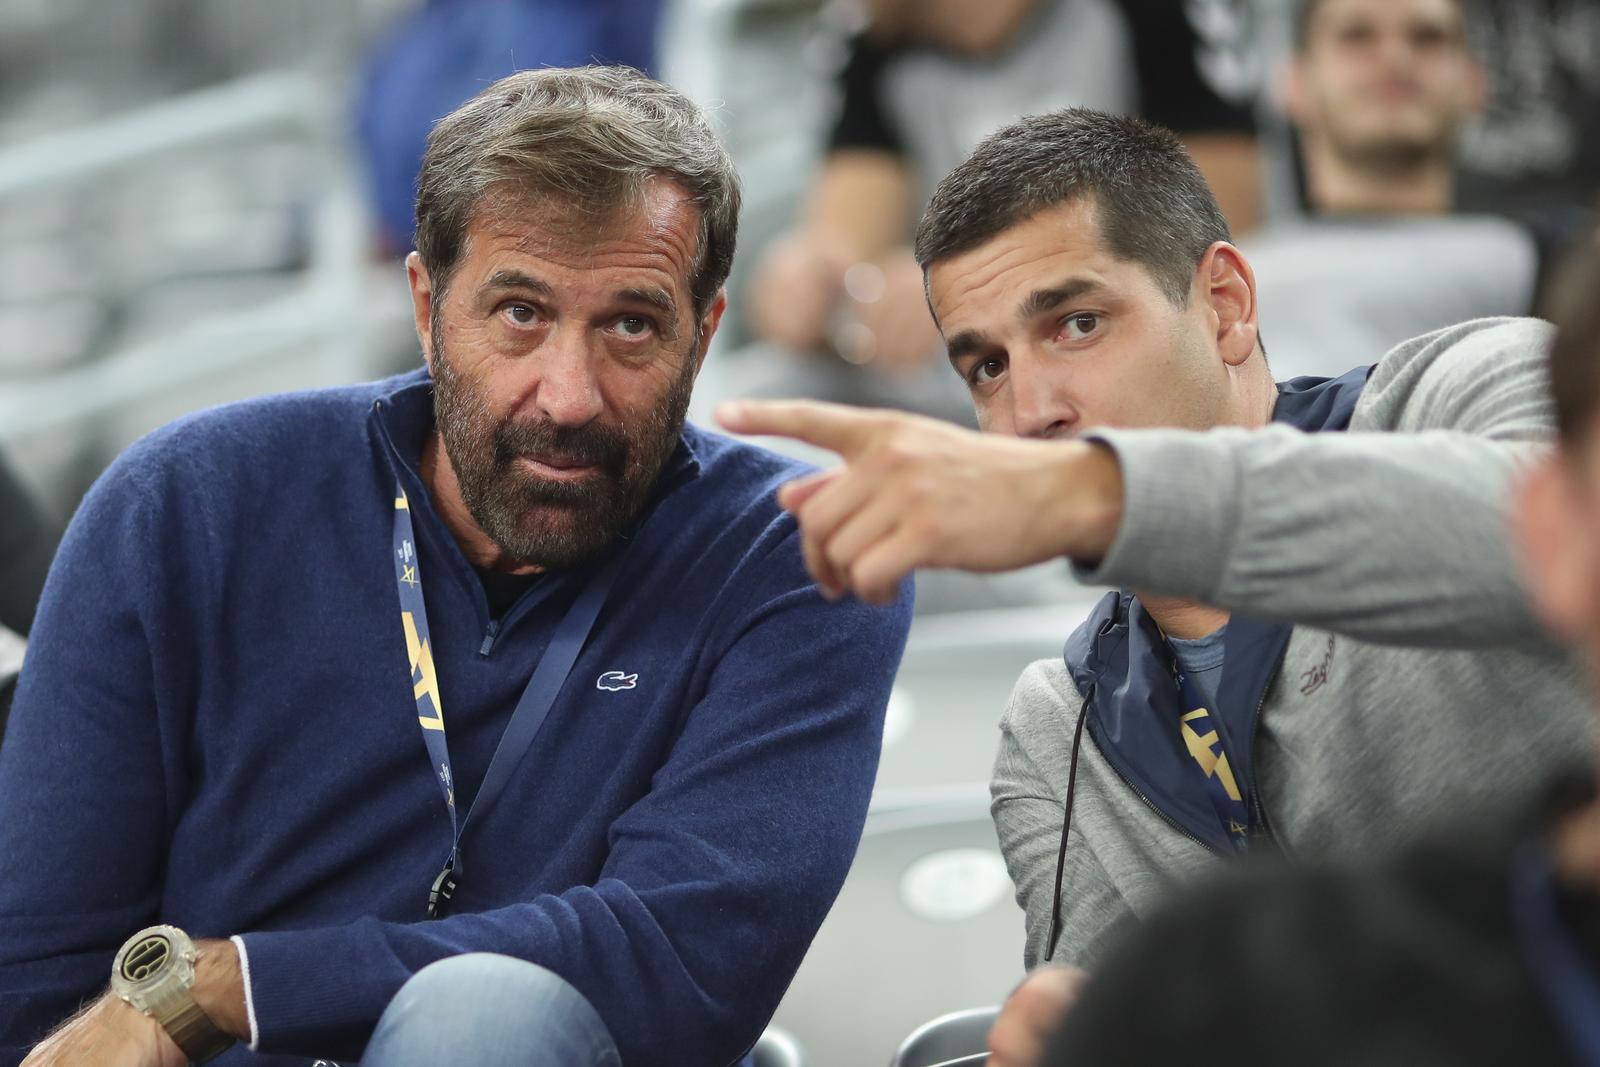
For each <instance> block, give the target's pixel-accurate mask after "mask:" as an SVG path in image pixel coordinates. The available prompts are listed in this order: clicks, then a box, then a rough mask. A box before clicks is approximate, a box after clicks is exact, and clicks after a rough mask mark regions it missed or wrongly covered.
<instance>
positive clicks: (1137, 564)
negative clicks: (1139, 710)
mask: <svg viewBox="0 0 1600 1067" xmlns="http://www.w3.org/2000/svg"><path fill="white" fill-rule="evenodd" d="M1549 341H1550V327H1549V326H1548V325H1547V324H1545V323H1542V322H1537V321H1534V320H1528V319H1482V320H1478V321H1476V322H1469V323H1465V324H1462V325H1460V326H1454V327H1450V328H1449V329H1445V330H1440V331H1438V332H1436V333H1432V334H1428V335H1426V336H1424V337H1419V338H1417V339H1415V340H1412V341H1408V342H1406V343H1405V344H1402V345H1400V346H1399V347H1398V348H1396V349H1394V350H1393V351H1392V352H1390V353H1389V354H1388V355H1386V356H1384V357H1383V359H1382V361H1381V362H1380V363H1379V365H1378V368H1377V370H1376V371H1374V372H1373V374H1372V377H1371V379H1370V380H1369V381H1368V384H1367V387H1366V389H1365V390H1364V391H1363V393H1362V395H1361V398H1360V401H1359V402H1358V403H1357V405H1356V408H1355V414H1354V416H1353V418H1352V420H1351V423H1350V428H1349V430H1348V431H1346V432H1343V433H1322V434H1307V433H1303V432H1300V431H1298V430H1295V429H1293V428H1291V427H1287V426H1282V425H1274V426H1270V427H1268V428H1265V429H1261V430H1241V429H1218V430H1212V431H1209V432H1206V433H1200V434H1197V433H1186V432H1182V431H1168V430H1128V431H1115V430H1104V431H1097V432H1096V433H1095V434H1094V435H1093V436H1094V437H1095V438H1096V439H1098V440H1101V441H1103V442H1105V443H1106V444H1107V445H1109V446H1110V447H1111V448H1112V449H1113V450H1115V452H1116V454H1117V457H1118V460H1119V462H1120V465H1121V468H1122V476H1123V482H1124V486H1125V494H1126V497H1125V506H1124V512H1123V518H1122V524H1121V527H1120V529H1119V531H1118V534H1117V538H1116V540H1115V542H1114V543H1113V545H1112V547H1111V550H1110V552H1109V553H1108V554H1107V556H1106V558H1105V560H1104V561H1103V562H1102V563H1101V564H1100V566H1099V567H1097V568H1094V569H1093V570H1090V571H1087V572H1086V573H1085V574H1084V577H1085V578H1086V579H1087V580H1089V581H1092V582H1096V583H1100V584H1105V585H1113V586H1119V587H1122V588H1125V589H1138V590H1142V591H1145V592H1148V593H1150V594H1152V595H1157V594H1160V595H1169V596H1180V597H1185V598H1188V599H1192V600H1196V601H1200V602H1203V603H1207V604H1212V605H1215V606H1217V607H1220V608H1225V609H1227V610H1229V611H1234V612H1238V613H1240V614H1243V615H1250V616H1253V617H1255V618H1259V619H1263V620H1269V621H1280V622H1289V623H1293V624H1294V630H1293V633H1292V636H1291V638H1290V641H1289V646H1288V651H1287V653H1286V655H1285V657H1284V660H1283V663H1282V666H1281V667H1280V668H1279V670H1278V673H1277V676H1276V677H1275V678H1274V679H1273V681H1272V682H1271V684H1270V685H1269V686H1268V688H1267V692H1266V697H1265V703H1264V704H1263V707H1262V713H1261V725H1260V729H1259V732H1258V734H1257V736H1256V739H1255V748H1254V752H1255V766H1256V778H1257V781H1258V783H1259V789H1260V793H1261V798H1262V801H1263V803H1264V806H1265V808H1266V813H1267V818H1268V820H1269V822H1270V825H1271V827H1272V830H1273V832H1274V834H1275V835H1276V837H1277V840H1278V842H1279V843H1280V844H1281V846H1282V847H1283V849H1284V851H1285V852H1286V853H1287V854H1288V855H1289V856H1290V857H1291V858H1292V857H1294V856H1295V855H1304V856H1315V857H1317V858H1319V859H1320V858H1324V857H1326V858H1346V859H1348V858H1358V859H1359V858H1364V857H1368V856H1372V855H1376V854H1380V853H1382V852H1387V851H1390V850H1392V849H1394V848H1396V847H1398V846H1401V845H1404V844H1406V843H1407V842H1410V841H1412V840H1414V839H1415V838H1417V836H1418V835H1419V834H1421V833H1423V832H1425V831H1426V830H1427V829H1428V828H1429V827H1430V826H1432V825H1435V824H1436V823H1437V822H1438V821H1440V820H1441V819H1444V818H1447V817H1451V816H1457V817H1459V816H1460V815H1461V813H1463V812H1466V813H1471V812H1477V811H1482V812H1484V813H1485V814H1486V815H1487V814H1492V812H1494V811H1496V810H1511V809H1513V808H1514V807H1515V806H1516V805H1519V804H1525V803H1528V802H1529V801H1530V800H1531V798H1532V797H1533V796H1534V795H1535V794H1536V793H1537V792H1538V790H1539V787H1540V786H1541V785H1542V784H1544V783H1545V782H1546V781H1547V780H1548V778H1549V776H1550V775H1551V773H1552V772H1553V771H1554V770H1555V769H1557V768H1559V767H1568V766H1571V765H1572V764H1574V763H1575V762H1578V761H1580V760H1586V759H1587V758H1588V757H1589V755H1590V753H1591V751H1592V735H1593V726H1592V721H1591V717H1590V714H1589V712H1588V710H1587V708H1588V702H1587V700H1586V698H1585V695H1584V690H1583V687H1582V678H1581V672H1580V670H1579V667H1578V664H1577V663H1576V662H1575V660H1574V659H1573V658H1571V657H1570V656H1569V655H1568V654H1567V653H1566V652H1565V651H1563V650H1562V649H1561V648H1559V647H1558V646H1557V645H1556V644H1555V643H1554V642H1553V641H1552V640H1551V639H1550V638H1549V637H1548V636H1547V635H1546V634H1545V633H1544V632H1543V631H1542V630H1541V629H1540V627H1539V625H1538V623H1537V622H1536V621H1535V620H1534V618H1533V617H1532V615H1531V613H1530V608H1529V605H1528V601H1527V597H1526V595H1525V593H1524V590H1523V588H1522V585H1521V582H1520V580H1519V576H1518V570H1517V563H1516V560H1515V558H1514V555H1513V552H1512V549H1511V545H1510V544H1509V536H1508V529H1507V520H1506V515H1507V506H1508V502H1509V494H1510V491H1511V488H1512V485H1513V482H1514V480H1515V473H1516V471H1517V469H1518V467H1519V466H1520V465H1521V464H1523V463H1525V462H1526V460H1527V459H1528V458H1529V457H1530V456H1532V455H1535V454H1537V451H1538V450H1539V449H1540V448H1542V447H1544V442H1547V441H1548V439H1549V438H1550V435H1551V432H1552V425H1553V422H1552V411H1551V406H1550V402H1549V390H1548V385H1547V380H1546V372H1545V356H1546V352H1547V349H1548V346H1549ZM1080 708H1081V700H1080V696H1079V693H1078V690H1077V688H1076V686H1075V685H1074V684H1073V680H1072V677H1071V676H1070V675H1069V674H1068V672H1067V669H1066V667H1065V665H1064V663H1063V662H1062V661H1061V660H1060V659H1055V660H1040V661H1039V662H1037V663H1034V664H1033V665H1031V666H1030V667H1028V669H1027V670H1026V671H1025V672H1024V673H1023V675H1022V677H1021V678H1020V679H1019V680H1018V682H1017V685H1016V688H1015V690H1014V691H1013V692H1012V695H1011V699H1010V702H1009V703H1008V705H1007V707H1006V710H1005V714H1004V716H1003V717H1002V719H1001V723H1000V733H1001V739H1000V750H999V754H998V756H997V757H996V760H995V770H994V780H993V783H992V785H991V794H992V797H993V803H992V811H993V814H994V820H995V826H996V828H997V830H998V831H999V837H1000V846H1001V849H1002V850H1003V851H1004V853H1005V857H1006V863H1007V866H1008V867H1009V868H1010V871H1011V877H1012V880H1013V881H1014V882H1015V883H1016V887H1017V902H1018V903H1019V904H1021V905H1022V907H1023V910H1024V911H1025V912H1026V916H1027V918H1026V922H1027V944H1026V950H1025V953H1024V958H1025V961H1026V963H1027V965H1028V966H1029V967H1032V966H1034V965H1035V964H1036V963H1038V962H1040V961H1041V960H1043V959H1045V958H1046V957H1047V956H1050V953H1049V947H1048V946H1047V944H1046V942H1047V940H1048V936H1049V929H1050V916H1051V906H1052V901H1053V898H1054V890H1055V879H1056V867H1057V862H1056V861H1057V855H1058V849H1059V847H1060V843H1061V831H1062V818H1063V805H1064V793H1065V791H1066V785H1067V779H1068V773H1069V769H1070V763H1071V755H1072V741H1073V732H1074V728H1075V727H1076V726H1077V722H1078V717H1079V713H1080ZM1221 862H1223V860H1222V858H1221V857H1219V856H1217V855H1216V854H1214V853H1212V852H1210V851H1209V850H1208V849H1207V848H1205V847H1204V846H1202V845H1200V844H1199V843H1197V842H1196V841H1194V840H1192V839H1190V838H1189V837H1187V836H1185V835H1183V834H1181V833H1180V832H1178V831H1177V830H1175V829H1173V828H1172V827H1171V826H1170V825H1169V824H1168V823H1167V822H1166V821H1164V820H1163V818H1162V817H1161V816H1159V815H1157V814H1156V813H1155V812H1154V811H1153V810H1152V809H1151V808H1150V807H1149V806H1148V805H1146V804H1145V803H1144V802H1143V801H1142V800H1141V799H1140V798H1139V797H1138V796H1137V795H1136V794H1135V793H1134V792H1133V791H1132V790H1131V789H1130V788H1129V787H1128V786H1127V785H1126V784H1125V783H1124V782H1123V780H1122V778H1121V777H1120V776H1119V775H1118V773H1117V772H1116V771H1115V770H1114V769H1113V768H1112V767H1111V765H1110V764H1109V763H1108V762H1107V761H1106V759H1105V757H1104V756H1103V755H1102V754H1101V753H1100V751H1099V749H1098V748H1097V747H1096V745H1095V742H1094V741H1093V740H1092V738H1091V737H1090V736H1088V735H1087V734H1086V735H1085V736H1084V738H1083V740H1082V744H1081V746H1080V749H1079V754H1078V762H1077V772H1076V782H1075V794H1074V801H1073V811H1072V827H1071V833H1070V835H1069V836H1068V845H1067V851H1066V857H1065V864H1064V868H1063V870H1062V888H1061V931H1062V932H1061V936H1060V939H1059V941H1058V943H1057V946H1056V950H1055V953H1054V955H1053V957H1052V958H1053V960H1054V961H1055V962H1059V963H1076V964H1079V965H1090V964H1092V963H1093V962H1094V961H1095V960H1096V959H1097V958H1098V957H1099V955H1100V953H1101V952H1102V950H1103V948H1104V942H1105V940H1106V934H1107V933H1108V932H1109V931H1111V930H1112V929H1113V928H1114V927H1116V926H1117V925H1118V924H1120V923H1123V922H1125V921H1127V920H1129V919H1131V918H1134V917H1137V916H1140V915H1143V914H1146V913H1147V912H1148V911H1149V910H1150V909H1151V908H1153V907H1154V906H1156V905H1158V904H1159V903H1160V902H1161V901H1162V899H1163V898H1164V897H1165V896H1166V894H1167V892H1168V891H1169V890H1170V889H1171V888H1172V887H1173V886H1174V885H1177V884H1180V883H1182V882H1185V881H1187V880H1189V879H1192V878H1194V877H1195V876H1196V875H1199V874H1201V873H1202V872H1205V871H1206V870H1208V869H1210V868H1212V867H1213V866H1215V865H1216V864H1219V863H1221Z"/></svg>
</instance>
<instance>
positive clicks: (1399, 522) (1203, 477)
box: [1080, 320, 1554, 654]
mask: <svg viewBox="0 0 1600 1067" xmlns="http://www.w3.org/2000/svg"><path fill="white" fill-rule="evenodd" d="M1547 345H1548V333H1547V328H1546V327H1544V326H1543V324H1539V323H1533V322H1528V321H1521V320H1508V321H1501V322H1483V323H1473V324H1467V325H1465V326H1462V327H1454V328H1452V329H1450V330H1444V331H1440V332H1439V333H1436V334H1430V335H1428V336H1426V337H1422V338H1419V339H1417V340H1415V341H1411V342H1407V344H1406V345H1403V346H1401V347H1400V348H1399V349H1396V350H1395V351H1394V352H1392V353H1390V354H1389V355H1388V356H1386V357H1385V362H1384V363H1383V364H1380V366H1379V369H1378V371H1377V372H1376V373H1375V374H1374V376H1373V379H1372V381H1371V383H1369V385H1368V386H1367V395H1364V396H1363V398H1362V404H1361V406H1360V407H1358V409H1357V419H1358V420H1361V419H1362V412H1363V410H1365V411H1366V412H1368V413H1376V415H1375V417H1374V418H1371V419H1368V420H1367V421H1366V422H1364V423H1359V424H1358V425H1357V426H1356V428H1353V429H1352V430H1350V431H1349V432H1346V433H1323V434H1306V433H1301V432H1299V431H1297V430H1294V429H1292V428H1290V427H1286V426H1281V425H1274V426H1269V427H1267V428H1265V429H1262V430H1254V431H1252V430H1238V429H1223V430H1213V431H1209V432H1206V433H1190V432H1183V431H1169V430H1128V431H1116V430H1101V431H1096V432H1095V434H1094V435H1093V437H1094V438H1095V439H1098V440H1099V441H1101V442H1103V443H1104V444H1106V445H1107V446H1109V447H1110V448H1111V449H1112V450H1113V451H1114V452H1115V453H1116V456H1117V459H1118V462H1119V464H1120V465H1121V469H1122V477H1123V484H1124V486H1125V498H1124V511H1123V519H1122V524H1121V527H1120V528H1119V530H1118V534H1117V537H1116V540H1115V541H1114V543H1113V544H1112V546H1111V550H1110V551H1109V552H1108V553H1107V555H1106V558H1105V559H1104V560H1103V561H1101V562H1100V563H1099V565H1098V566H1092V567H1084V568H1080V574H1081V576H1082V577H1084V578H1085V579H1086V580H1088V581H1090V582H1095V583H1100V584H1108V585H1116V586H1121V587H1123V588H1127V589H1137V590H1141V591H1145V592H1148V593H1152V594H1161V595H1167V596H1180V597H1185V598H1189V599H1193V600H1198V601H1201V602H1204V603H1208V604H1212V605H1215V606H1217V607H1221V608H1226V609H1228V610H1230V611H1237V612H1241V613H1243V614H1248V615H1252V616H1255V617H1258V618H1263V619H1273V620H1281V621H1285V622H1292V623H1301V624H1306V625H1311V626H1316V627H1319V628H1322V629H1326V630H1331V631H1334V632H1336V633H1342V634H1346V635H1349V636H1351V637H1356V638H1359V639H1362V640H1368V641H1374V642H1379V643H1387V644H1399V645H1412V646H1429V647H1442V648H1485V647H1491V646H1495V645H1502V644H1513V645H1518V646H1521V647H1524V648H1531V649H1541V650H1543V649H1549V650H1552V654H1553V648H1554V646H1553V645H1552V644H1551V643H1550V641H1549V639H1548V637H1547V636H1546V635H1545V634H1544V632H1543V631H1542V630H1541V629H1540V627H1539V624H1538V623H1537V621H1536V620H1535V619H1534V617H1533V614H1532V611H1531V608H1530V605H1529V602H1528V599H1527V596H1526V593H1525V591H1524V589H1523V586H1522V583H1521V581H1520V579H1519V569H1518V565H1517V561H1516V559H1515V557H1514V554H1513V552H1512V549H1511V545H1510V543H1509V542H1510V538H1509V532H1508V527H1507V513H1508V507H1509V504H1510V494H1511V490H1512V488H1513V485H1514V482H1515V479H1516V476H1517V472H1518V470H1519V468H1520V467H1522V466H1523V465H1524V464H1526V463H1527V462H1528V461H1529V460H1530V459H1531V458H1533V457H1534V456H1536V455H1537V454H1538V453H1539V451H1540V450H1541V449H1542V448H1543V447H1545V444H1546V442H1547V441H1548V439H1549V437H1550V434H1551V428H1552V416H1551V411H1550V400H1549V389H1548V385H1547V380H1546V371H1545V358H1546V351H1547ZM1373 431H1382V432H1373Z"/></svg>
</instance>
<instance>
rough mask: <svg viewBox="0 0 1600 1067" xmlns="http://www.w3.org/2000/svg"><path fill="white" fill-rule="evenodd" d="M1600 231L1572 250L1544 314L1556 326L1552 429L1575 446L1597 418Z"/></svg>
mask: <svg viewBox="0 0 1600 1067" xmlns="http://www.w3.org/2000/svg"><path fill="white" fill-rule="evenodd" d="M1597 240H1600V234H1596V235H1595V239H1592V240H1590V241H1588V242H1587V243H1586V244H1585V245H1584V247H1583V248H1582V249H1580V250H1579V251H1578V252H1576V253H1574V254H1573V256H1572V258H1571V259H1569V260H1568V262H1567V264H1566V266H1565V267H1563V269H1562V271H1561V273H1560V275H1559V276H1558V278H1557V281H1556V284H1555V286H1554V287H1553V289H1552V291H1551V296H1550V299H1549V301H1548V303H1547V306H1546V308H1545V309H1544V310H1545V315H1546V317H1547V318H1549V319H1550V320H1552V321H1553V322H1554V323H1555V324H1556V338H1555V341H1554V343H1552V344H1551V346H1550V390H1551V392H1552V393H1553V394H1554V397H1555V407H1556V432H1557V433H1558V434H1559V435H1560V438H1561V442H1562V444H1563V445H1566V446H1568V447H1572V446H1576V445H1579V444H1581V443H1583V442H1585V441H1587V440H1588V439H1589V437H1590V436H1591V435H1592V434H1593V433H1594V432H1595V420H1596V419H1597V418H1600V244H1597V243H1596V241H1597Z"/></svg>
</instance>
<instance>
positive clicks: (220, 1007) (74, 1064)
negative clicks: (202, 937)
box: [22, 940, 250, 1067]
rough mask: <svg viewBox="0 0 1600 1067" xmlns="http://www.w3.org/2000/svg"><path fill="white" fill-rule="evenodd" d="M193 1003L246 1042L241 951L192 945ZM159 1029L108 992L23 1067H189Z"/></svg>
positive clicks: (218, 944)
mask: <svg viewBox="0 0 1600 1067" xmlns="http://www.w3.org/2000/svg"><path fill="white" fill-rule="evenodd" d="M195 950H196V952H195V965H194V986H193V988H192V989H191V990H190V993H191V994H192V995H193V997H194V1000H195V1003H196V1004H198V1005H199V1006H200V1009H201V1010H202V1011H204V1012H205V1013H206V1015H207V1016H209V1017H210V1019H211V1021H212V1022H213V1023H214V1024H215V1025H216V1026H217V1028H218V1029H220V1030H222V1032H223V1033H227V1034H232V1035H233V1036H234V1037H237V1038H243V1039H248V1038H249V1037H250V1020H249V1016H248V1013H247V1011H246V1008H245V1002H244V979H243V977H242V975H241V973H240V968H239V950H238V948H237V947H236V946H235V945H234V943H233V942H232V941H221V940H216V941H213V940H206V941H199V942H196V943H195ZM188 1063H189V1058H188V1057H187V1056H185V1055H184V1054H183V1051H182V1050H181V1049H179V1048H178V1046H177V1045H176V1044H174V1043H173V1040H172V1038H170V1037H168V1036H167V1032H166V1031H165V1030H164V1029H162V1028H161V1024H160V1023H158V1022H156V1021H155V1020H154V1019H152V1018H150V1017H149V1016H147V1015H145V1014H143V1013H142V1012H140V1011H139V1010H138V1009H136V1008H134V1007H133V1006H132V1005H131V1004H129V1003H128V1002H127V1001H125V1000H123V999H122V998H121V997H119V996H117V995H116V994H115V993H106V994H105V995H104V996H102V997H101V998H100V999H99V1000H97V1001H95V1002H94V1003H93V1004H91V1005H90V1006H89V1007H88V1008H86V1009H84V1010H83V1011H81V1012H79V1013H78V1014H77V1015H75V1016H73V1017H72V1018H71V1019H68V1020H67V1021H66V1022H65V1023H63V1024H62V1025H61V1027H60V1028H59V1029H57V1030H56V1032H55V1033H53V1034H51V1035H50V1036H49V1037H47V1038H45V1039H44V1040H43V1041H41V1042H40V1043H39V1044H38V1045H36V1046H35V1047H34V1049H33V1051H32V1052H30V1053H28V1058H27V1059H25V1060H23V1061H22V1067H86V1065H90V1064H92V1065H93V1067H188Z"/></svg>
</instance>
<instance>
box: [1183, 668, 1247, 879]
mask: <svg viewBox="0 0 1600 1067" xmlns="http://www.w3.org/2000/svg"><path fill="white" fill-rule="evenodd" d="M1167 652H1168V654H1169V655H1170V656H1172V678H1173V681H1174V682H1175V683H1176V684H1177V686H1178V700H1179V702H1180V703H1181V705H1182V707H1183V717H1182V720H1181V721H1180V722H1179V724H1178V728H1179V731H1180V732H1181V734H1182V737H1183V743H1184V747H1185V748H1187V749H1188V751H1189V755H1190V756H1192V757H1193V758H1194V761H1195V766H1196V767H1197V768H1198V769H1199V770H1200V772H1201V773H1202V774H1203V775H1204V776H1205V783H1206V796H1207V797H1208V798H1209V799H1210V801H1211V806H1212V808H1213V809H1215V810H1216V813H1217V821H1218V822H1219V823H1221V824H1222V832H1223V833H1224V834H1225V835H1226V836H1227V839H1228V840H1229V841H1230V842H1232V843H1233V847H1234V848H1236V849H1238V850H1240V851H1241V852H1242V851H1244V850H1245V849H1246V848H1248V847H1249V845H1250V805H1249V804H1247V803H1246V802H1245V798H1244V789H1243V787H1242V786H1241V785H1240V784H1239V782H1238V780H1237V779H1236V778H1235V777H1234V768H1233V761H1232V760H1230V759H1228V746H1227V744H1226V743H1225V742H1224V741H1223V740H1222V730H1221V728H1220V726H1219V725H1218V721H1219V720H1218V718H1217V716H1215V715H1212V714H1211V712H1210V710H1209V709H1208V708H1207V707H1206V704H1207V701H1206V699H1205V698H1204V697H1203V696H1202V695H1201V694H1200V691H1199V690H1198V689H1197V688H1196V687H1195V684H1194V683H1193V682H1191V681H1190V680H1189V676H1188V675H1187V674H1186V673H1185V672H1184V669H1183V667H1182V665H1181V664H1180V663H1179V662H1178V655H1177V653H1176V652H1173V651H1172V647H1171V646H1170V645H1169V646H1168V647H1167Z"/></svg>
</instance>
